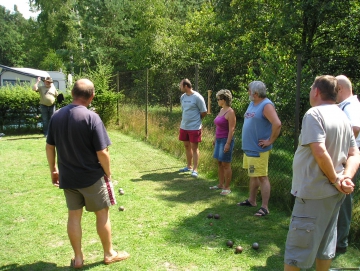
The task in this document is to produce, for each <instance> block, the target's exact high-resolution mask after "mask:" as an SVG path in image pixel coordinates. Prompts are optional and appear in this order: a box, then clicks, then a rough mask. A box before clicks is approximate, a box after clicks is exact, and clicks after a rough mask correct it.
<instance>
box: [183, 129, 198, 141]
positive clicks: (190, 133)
mask: <svg viewBox="0 0 360 271" xmlns="http://www.w3.org/2000/svg"><path fill="white" fill-rule="evenodd" d="M179 140H180V141H190V142H191V143H197V142H201V129H200V130H183V129H181V128H180V132H179Z"/></svg>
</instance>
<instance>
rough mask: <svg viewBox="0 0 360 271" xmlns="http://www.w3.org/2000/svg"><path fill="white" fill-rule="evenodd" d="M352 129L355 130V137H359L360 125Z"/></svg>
mask: <svg viewBox="0 0 360 271" xmlns="http://www.w3.org/2000/svg"><path fill="white" fill-rule="evenodd" d="M352 130H353V133H354V136H355V138H357V137H358V135H359V133H360V127H358V126H353V127H352Z"/></svg>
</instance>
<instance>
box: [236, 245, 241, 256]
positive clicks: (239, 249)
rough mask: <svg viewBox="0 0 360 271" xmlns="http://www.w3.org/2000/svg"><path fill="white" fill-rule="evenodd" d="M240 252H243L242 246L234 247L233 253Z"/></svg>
mask: <svg viewBox="0 0 360 271" xmlns="http://www.w3.org/2000/svg"><path fill="white" fill-rule="evenodd" d="M242 252H243V248H242V246H237V247H236V248H235V254H240V253H242Z"/></svg>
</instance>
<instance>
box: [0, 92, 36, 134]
mask: <svg viewBox="0 0 360 271" xmlns="http://www.w3.org/2000/svg"><path fill="white" fill-rule="evenodd" d="M39 113H40V111H39V94H38V93H36V92H35V91H33V90H31V87H30V86H29V85H23V86H6V87H2V88H0V130H1V131H3V132H4V131H6V132H7V133H10V134H11V133H14V132H15V131H21V132H29V131H32V130H36V129H37V128H36V126H37V123H38V121H39Z"/></svg>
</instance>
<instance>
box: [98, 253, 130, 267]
mask: <svg viewBox="0 0 360 271" xmlns="http://www.w3.org/2000/svg"><path fill="white" fill-rule="evenodd" d="M129 257H130V254H129V253H127V252H126V251H120V252H118V253H117V254H116V255H115V256H114V257H112V258H108V259H104V263H105V264H111V263H116V262H120V261H123V260H126V259H127V258H129Z"/></svg>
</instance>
